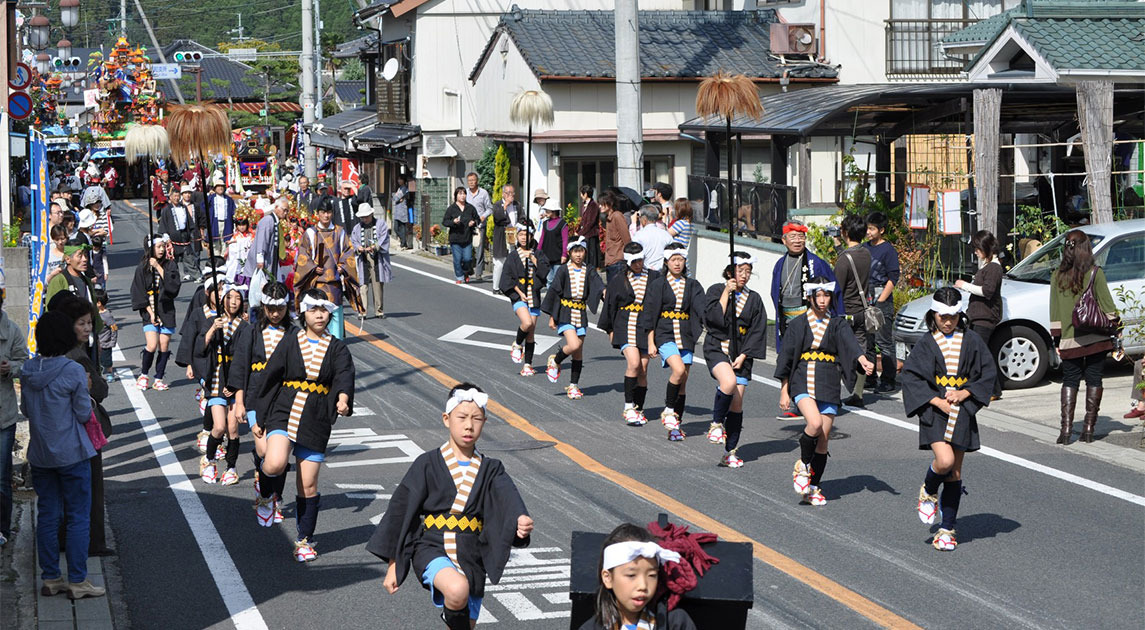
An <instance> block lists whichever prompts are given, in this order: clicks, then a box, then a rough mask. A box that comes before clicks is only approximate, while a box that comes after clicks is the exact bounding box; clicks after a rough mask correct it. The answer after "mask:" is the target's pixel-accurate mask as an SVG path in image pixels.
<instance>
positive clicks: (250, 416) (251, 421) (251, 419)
mask: <svg viewBox="0 0 1145 630" xmlns="http://www.w3.org/2000/svg"><path fill="white" fill-rule="evenodd" d="M246 422H247V424H248V425H249V426H252V427H253V426H254V425H255V424H257V423H258V418H256V417H255V414H254V409H248V410H247V412H246Z"/></svg>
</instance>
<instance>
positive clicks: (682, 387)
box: [639, 243, 706, 442]
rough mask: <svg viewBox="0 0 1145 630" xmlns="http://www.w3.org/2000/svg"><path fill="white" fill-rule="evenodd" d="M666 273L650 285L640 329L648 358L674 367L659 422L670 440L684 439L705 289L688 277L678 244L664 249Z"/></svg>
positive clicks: (684, 253)
mask: <svg viewBox="0 0 1145 630" xmlns="http://www.w3.org/2000/svg"><path fill="white" fill-rule="evenodd" d="M664 269H665V270H666V272H665V274H664V275H662V276H660V277H658V278H656V279H655V280H653V281H651V282H649V283H648V295H646V296H645V297H644V310H643V311H641V313H640V322H639V324H640V326H641V327H642V328H644V329H645V330H647V331H648V355H649V356H650V357H655V356H659V357H660V365H661V367H668V368H671V370H672V374H671V375H670V376H669V377H668V386H667V389H666V391H665V393H664V410H663V411H661V412H660V423H661V424H662V425H664V428H665V429H667V430H668V439H669V440H670V441H672V442H679V441H680V440H683V439H684V432H683V431H682V430H680V422H681V420H682V418H683V416H684V405H685V401H686V400H687V396H686V394H685V391H686V389H687V385H688V372H689V371H690V370H691V368H692V350H693V349H694V348H695V347H696V340H697V339H699V337H700V332H702V330H703V322H702V321H701V320H702V318H703V315H704V307H705V306H706V304H705V302H704V288H703V287H701V286H700V283H699V282H697V281H696V280H695V279H694V278H689V277H688V276H687V272H688V250H687V249H686V248H685V247H684V246H683V245H681V244H679V243H670V244H669V245H668V246H667V247H665V248H664Z"/></svg>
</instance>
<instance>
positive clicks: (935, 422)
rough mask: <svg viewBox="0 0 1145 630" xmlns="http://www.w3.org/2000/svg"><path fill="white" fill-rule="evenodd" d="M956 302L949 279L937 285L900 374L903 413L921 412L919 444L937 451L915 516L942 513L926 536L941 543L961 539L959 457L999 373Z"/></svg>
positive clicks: (948, 545)
mask: <svg viewBox="0 0 1145 630" xmlns="http://www.w3.org/2000/svg"><path fill="white" fill-rule="evenodd" d="M961 302H962V295H961V294H960V293H959V292H958V290H957V289H955V288H953V287H943V288H941V289H939V290H938V291H935V293H934V298H933V299H932V300H931V302H930V310H929V311H927V312H926V316H925V317H926V327H927V329H928V330H929V331H930V334H929V335H923V336H922V339H919V340H918V343H916V344H915V345H914V348H913V349H912V350H911V351H910V356H909V357H907V360H906V362H905V363H904V365H903V371H902V377H901V378H902V385H903V406H904V407H905V408H906V415H907V417H910V416H918V425H919V426H918V448H919V449H921V450H926V449H930V451H931V452H932V453H933V454H934V459H933V460H932V461H931V463H930V468H928V469H927V471H926V477H925V479H924V480H923V482H922V487H921V488H919V490H918V518H919V519H920V520H921V521H922V522H923V523H926V524H927V525H932V524H934V522H935V521H936V520H939V521H941V523H942V524H941V525H940V526H939V528H938V531H937V532H935V534H934V539H933V540H932V541H931V544H933V545H934V548H935V549H938V550H939V551H954V548H955V547H957V546H958V540H957V538H956V533H955V530H954V527H955V525H956V524H957V520H958V506H959V503H960V502H961V500H962V459H963V458H964V457H965V456H966V453H967V452H970V451H976V450H978V449H979V448H981V445H980V444H979V441H978V421H977V419H976V416H977V415H978V411H979V410H980V409H982V408H983V407H985V406H987V405H989V404H990V395H991V394H992V393H993V392H994V378H995V376H996V372H995V368H994V362H993V361H992V360H991V359H990V349H989V348H988V347H987V345H986V342H985V341H983V340H982V338H981V337H979V336H978V334H977V333H975V332H973V331H971V330H968V324H967V318H966V313H964V312H962V307H961ZM939 484H941V485H942V495H941V497H940V496H938V486H939Z"/></svg>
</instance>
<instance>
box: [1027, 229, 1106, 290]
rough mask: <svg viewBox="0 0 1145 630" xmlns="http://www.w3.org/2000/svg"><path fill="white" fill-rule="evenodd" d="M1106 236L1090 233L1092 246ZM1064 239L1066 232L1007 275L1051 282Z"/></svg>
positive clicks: (1043, 282)
mask: <svg viewBox="0 0 1145 630" xmlns="http://www.w3.org/2000/svg"><path fill="white" fill-rule="evenodd" d="M1104 238H1105V237H1104V236H1101V235H1098V234H1090V235H1089V245H1090V247H1092V248H1093V249H1097V244H1098V243H1100V242H1101V241H1102V240H1103V239H1104ZM1064 240H1065V234H1059V235H1058V236H1056V237H1055V238H1054V239H1053V240H1051V241H1050V242H1048V243H1046V244H1045V245H1043V246H1042V248H1041V249H1039V250H1038V251H1036V252H1034V253H1033V254H1030V255H1029V257H1027V258H1026V259H1024V260H1023V261H1022V262H1020V263H1018V264H1016V265H1014V268H1013V269H1011V270H1010V273H1008V274H1006V275H1007V276H1008V277H1009V278H1012V279H1014V280H1021V281H1023V282H1036V283H1039V284H1049V283H1050V278H1051V277H1053V274H1054V271H1055V270H1057V268H1058V265H1060V264H1061V261H1062V242H1063V241H1064Z"/></svg>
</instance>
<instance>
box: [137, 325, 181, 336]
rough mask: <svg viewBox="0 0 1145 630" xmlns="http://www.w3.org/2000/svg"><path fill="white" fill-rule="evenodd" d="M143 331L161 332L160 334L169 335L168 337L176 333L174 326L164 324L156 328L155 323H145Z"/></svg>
mask: <svg viewBox="0 0 1145 630" xmlns="http://www.w3.org/2000/svg"><path fill="white" fill-rule="evenodd" d="M143 332H145V333H149V332H150V333H159V334H160V335H167V336H168V337H170V336H171V335H174V334H175V329H174V328H168V327H166V326H162V325H160V326H159V327H158V328H156V327H155V324H144V325H143Z"/></svg>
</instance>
